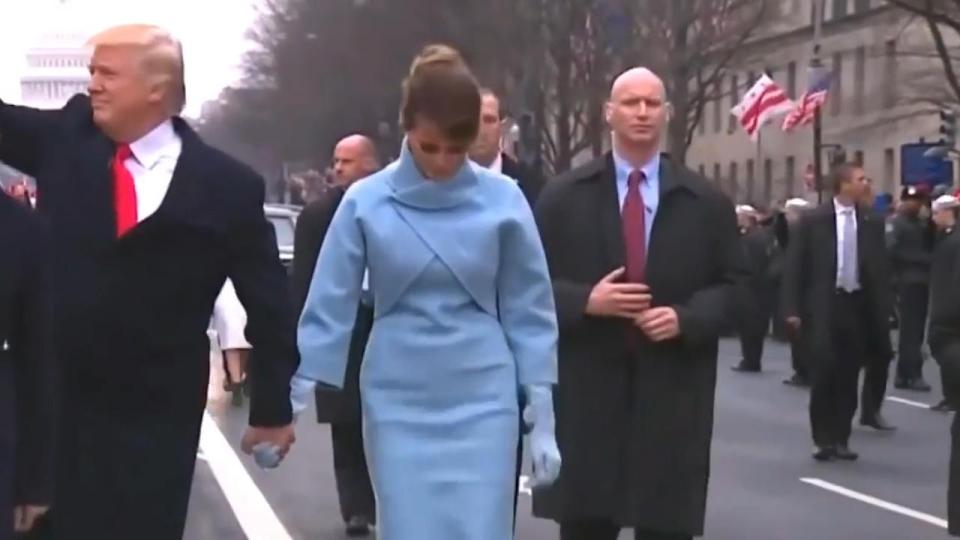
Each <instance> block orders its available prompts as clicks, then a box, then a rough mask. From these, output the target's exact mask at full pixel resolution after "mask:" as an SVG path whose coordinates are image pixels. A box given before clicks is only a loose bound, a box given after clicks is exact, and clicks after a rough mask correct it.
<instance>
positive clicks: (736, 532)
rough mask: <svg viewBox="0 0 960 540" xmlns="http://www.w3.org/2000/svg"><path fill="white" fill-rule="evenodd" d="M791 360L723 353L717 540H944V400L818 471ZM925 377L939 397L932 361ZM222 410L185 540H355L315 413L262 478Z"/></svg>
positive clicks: (523, 515)
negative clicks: (755, 363) (742, 363)
mask: <svg viewBox="0 0 960 540" xmlns="http://www.w3.org/2000/svg"><path fill="white" fill-rule="evenodd" d="M787 355H788V351H787V349H786V348H785V347H784V346H783V345H780V344H778V343H775V342H768V349H767V352H766V354H765V357H764V362H765V366H764V369H765V371H764V372H763V373H761V374H756V375H743V374H739V373H734V372H732V371H730V369H729V366H730V365H732V364H734V363H735V362H736V361H737V360H739V346H738V345H737V343H736V342H735V341H732V340H725V341H724V342H723V344H722V347H721V358H720V370H719V379H718V391H717V402H716V424H715V434H714V446H713V464H712V476H711V481H710V497H709V502H708V516H707V527H706V529H707V531H706V536H705V538H708V539H710V540H809V539H818V540H841V539H843V540H845V539H859V538H869V539H871V540H907V539H909V540H939V539H944V538H946V537H947V535H946V530H945V529H944V528H943V527H945V522H944V519H945V516H946V473H947V457H948V451H949V438H948V427H949V421H950V418H949V416H948V415H946V414H940V413H935V412H932V411H929V410H925V409H923V408H921V407H920V406H918V405H921V404H922V403H923V402H928V403H929V402H934V401H936V400H937V399H938V398H939V396H940V394H939V389H938V388H935V389H934V392H932V393H930V394H918V393H912V392H911V393H907V392H901V391H895V390H892V391H891V392H890V394H889V395H890V396H891V397H893V398H895V399H905V400H907V401H909V402H913V404H908V403H906V402H903V401H887V403H886V404H885V405H884V412H885V414H886V416H887V418H888V420H890V421H891V423H894V424H895V425H897V426H898V427H899V430H898V431H897V432H896V433H893V434H881V433H877V432H874V431H872V430H868V429H861V428H860V427H859V426H857V427H856V429H855V431H854V436H853V440H852V441H851V447H852V448H853V449H854V450H857V451H859V452H860V456H861V457H860V460H859V461H857V462H855V463H827V464H821V463H816V462H814V461H813V460H812V459H811V458H810V451H811V448H812V445H811V442H810V438H809V428H808V421H807V410H806V402H807V393H806V392H805V391H804V390H800V389H795V388H791V387H787V386H784V385H783V384H781V380H782V379H783V378H785V377H786V376H787V375H788V374H789V361H788V357H787ZM926 368H927V380H928V381H930V382H931V383H934V381H936V380H937V379H938V376H937V375H936V372H935V370H934V369H933V368H934V366H933V363H932V361H930V362H928V364H927V366H926ZM937 382H938V381H937ZM212 397H213V398H214V399H213V400H212V401H211V404H210V407H209V414H210V418H211V419H212V420H211V423H210V424H209V425H208V426H207V428H212V427H213V425H214V424H213V422H215V423H216V424H215V425H217V426H219V429H205V432H204V437H203V440H202V441H201V452H200V454H199V459H198V467H197V473H196V476H195V480H194V490H193V498H192V501H191V505H190V515H189V518H188V526H187V532H186V535H185V538H186V539H187V540H213V539H217V540H233V539H237V540H242V539H244V538H251V539H253V540H261V539H262V540H286V539H287V538H292V539H297V540H301V539H303V540H307V539H309V540H339V539H342V538H345V536H344V535H343V532H342V524H341V522H340V514H339V510H338V507H337V497H336V490H335V486H334V479H333V465H332V457H331V449H330V436H329V431H328V429H327V427H326V426H321V425H317V424H315V423H313V422H311V421H310V420H311V414H312V413H307V414H306V416H305V417H304V419H303V421H302V422H303V423H302V425H301V426H300V427H299V429H298V432H297V437H298V443H297V445H296V448H295V450H294V451H293V452H292V453H291V454H290V455H289V456H288V458H287V460H286V462H285V463H284V464H283V465H282V466H281V468H279V469H278V470H276V471H270V472H265V471H261V470H259V469H258V468H257V467H256V465H255V464H253V462H252V461H251V460H250V459H248V458H247V457H246V456H242V455H241V456H239V458H238V457H237V454H239V450H238V441H239V439H240V435H241V434H242V431H243V427H244V422H245V417H246V410H245V409H244V408H233V407H230V405H229V404H227V403H224V402H223V400H222V399H221V398H220V397H219V396H217V395H216V392H215V391H214V392H213V396H212ZM219 433H222V434H223V436H222V437H221V436H220V435H219ZM230 447H232V448H233V451H232V452H231V451H230V450H229V448H230ZM244 472H245V473H246V474H244ZM247 475H249V477H248V476H247ZM248 478H249V479H252V482H251V481H249V479H248ZM260 494H262V496H261V495H260ZM520 505H521V507H520V520H519V525H518V531H517V538H519V539H530V540H547V539H550V540H554V539H556V538H557V532H556V531H557V529H556V526H555V525H554V524H553V523H551V522H547V521H543V520H538V519H534V518H533V517H532V516H531V515H530V499H529V497H528V496H527V495H525V494H524V495H521V499H520ZM627 537H628V535H627V533H626V532H625V533H624V534H623V535H622V536H621V538H627ZM451 540H453V539H451Z"/></svg>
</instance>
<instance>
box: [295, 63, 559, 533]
mask: <svg viewBox="0 0 960 540" xmlns="http://www.w3.org/2000/svg"><path fill="white" fill-rule="evenodd" d="M403 88H404V96H403V97H404V99H403V109H402V112H401V121H402V123H403V127H404V129H405V130H406V132H407V137H406V139H405V140H404V143H403V148H402V152H401V155H400V158H399V159H398V160H397V161H396V162H394V163H392V164H390V165H389V166H387V167H386V168H385V169H384V170H383V171H381V172H379V173H377V174H374V175H373V176H371V177H369V178H366V179H364V180H362V181H360V182H358V183H357V184H355V185H354V186H353V187H352V188H351V189H350V190H349V191H348V192H347V194H346V195H345V197H344V199H343V202H342V203H341V205H340V207H339V209H338V210H337V212H336V215H335V216H334V218H333V222H332V224H331V226H330V229H329V232H328V233H327V237H326V240H325V241H324V243H323V248H322V249H321V252H320V256H319V258H318V260H317V269H316V272H315V273H314V278H313V282H312V284H311V287H310V292H309V295H308V297H307V302H306V306H305V308H304V311H303V314H302V315H301V319H300V330H299V338H298V340H299V347H300V354H301V364H300V368H299V370H298V372H297V375H296V376H295V377H294V380H293V381H292V385H291V386H292V389H293V401H294V407H295V409H300V408H302V406H303V403H305V402H306V401H307V400H308V399H309V398H308V397H307V396H308V395H309V390H310V388H311V387H312V385H313V384H314V383H315V382H316V381H319V382H322V383H326V384H331V385H334V386H338V387H339V386H342V384H343V378H344V371H345V367H346V362H347V349H348V347H349V342H350V336H351V331H352V329H353V325H354V316H355V314H356V311H357V302H358V301H359V300H360V298H361V294H362V290H363V289H364V288H365V287H364V282H366V281H368V283H369V292H370V296H371V297H372V302H373V306H374V310H375V321H374V325H373V331H372V333H371V335H370V341H369V344H368V345H367V350H366V354H365V356H364V359H363V367H362V370H361V374H360V388H361V395H362V403H363V422H364V439H365V443H364V444H365V448H366V452H367V459H368V461H369V466H370V473H371V477H372V479H373V484H374V491H375V492H376V497H377V508H378V517H377V521H378V523H379V527H380V539H381V540H506V539H509V538H511V537H512V536H513V533H512V526H513V489H514V481H515V477H514V475H515V474H516V448H517V441H518V438H519V436H520V434H519V427H520V426H519V422H518V418H519V414H520V411H519V410H518V407H519V406H518V397H519V392H521V391H522V392H525V394H526V396H525V397H526V398H527V400H526V401H527V403H528V405H527V409H526V410H525V411H524V419H525V420H526V422H527V423H528V424H530V425H531V429H532V433H531V437H530V441H529V442H530V452H531V455H532V457H533V461H534V463H533V471H534V482H535V483H541V484H542V483H549V482H552V481H553V480H554V479H555V478H556V476H557V474H558V472H559V467H560V454H559V451H558V449H557V446H556V442H555V439H554V433H553V404H552V399H551V387H552V385H553V384H555V383H556V378H557V372H556V345H557V323H556V315H555V311H554V304H553V294H552V290H551V285H550V278H549V275H548V272H547V266H546V258H545V256H544V253H543V248H542V246H541V244H540V239H539V235H538V234H537V230H536V225H535V224H534V221H533V216H532V213H531V211H530V208H529V206H528V204H527V202H526V200H525V199H524V197H523V193H522V192H521V191H520V189H519V188H518V187H517V185H516V183H515V182H513V181H511V180H510V179H508V178H507V177H505V176H502V175H499V174H496V173H493V172H490V171H487V170H486V169H482V168H480V167H479V166H476V165H474V164H472V163H471V162H469V161H467V159H466V152H467V149H468V148H469V146H470V143H471V142H472V141H473V139H474V138H475V137H476V135H477V130H478V125H479V115H480V92H479V89H478V86H477V83H476V81H475V80H474V78H473V76H472V75H471V74H470V71H469V69H468V68H467V67H466V66H465V64H464V63H463V61H462V59H461V58H460V56H459V54H458V53H457V52H456V51H454V50H452V49H450V48H447V47H444V46H431V47H427V48H426V49H425V50H424V51H423V52H422V53H421V55H420V56H419V57H418V58H417V59H416V60H415V61H414V64H413V66H412V67H411V71H410V76H409V77H408V78H407V80H406V81H404V87H403ZM365 276H368V279H367V278H365Z"/></svg>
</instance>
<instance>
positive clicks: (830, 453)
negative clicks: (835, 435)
mask: <svg viewBox="0 0 960 540" xmlns="http://www.w3.org/2000/svg"><path fill="white" fill-rule="evenodd" d="M835 457H837V452H836V450H835V449H834V448H833V447H832V446H817V447H816V448H814V449H813V459H815V460H817V461H830V460H832V459H833V458H835Z"/></svg>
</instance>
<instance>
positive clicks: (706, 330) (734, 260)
mask: <svg viewBox="0 0 960 540" xmlns="http://www.w3.org/2000/svg"><path fill="white" fill-rule="evenodd" d="M713 206H714V208H713V211H714V214H715V216H714V218H713V219H714V223H716V236H715V237H714V238H713V239H712V242H711V245H713V246H714V247H713V251H714V257H716V270H715V272H716V275H715V278H714V279H713V283H711V284H710V285H709V286H707V287H705V288H703V289H700V290H699V291H697V292H695V293H694V294H693V296H692V297H690V299H689V300H688V301H687V302H684V303H682V304H678V305H674V306H673V308H674V309H675V310H676V312H677V318H678V320H679V323H680V336H681V339H683V340H684V341H686V342H688V343H692V344H700V343H704V342H709V341H713V340H716V339H717V338H718V336H719V335H720V333H721V332H722V331H723V329H724V327H725V326H726V325H727V324H728V321H729V320H730V318H731V317H730V316H731V313H732V312H733V308H734V304H735V297H736V293H737V290H738V288H739V287H741V286H742V284H743V283H744V281H745V280H746V279H747V278H748V276H749V272H748V271H747V270H746V267H745V264H744V261H743V250H742V249H741V247H740V241H739V240H740V239H739V233H738V232H737V217H736V214H735V213H734V211H733V205H732V204H731V203H730V201H728V200H727V199H726V198H718V199H717V201H715V202H714V203H713Z"/></svg>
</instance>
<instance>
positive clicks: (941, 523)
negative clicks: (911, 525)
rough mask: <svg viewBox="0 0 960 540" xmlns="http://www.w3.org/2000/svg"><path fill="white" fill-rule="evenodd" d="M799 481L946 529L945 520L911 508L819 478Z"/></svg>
mask: <svg viewBox="0 0 960 540" xmlns="http://www.w3.org/2000/svg"><path fill="white" fill-rule="evenodd" d="M800 481H801V482H803V483H805V484H809V485H811V486H816V487H818V488H820V489H825V490H827V491H831V492H833V493H836V494H838V495H843V496H844V497H848V498H850V499H854V500H857V501H860V502H862V503H866V504H869V505H871V506H876V507H877V508H881V509H883V510H886V511H888V512H893V513H895V514H900V515H901V516H906V517H909V518H913V519H916V520H918V521H922V522H924V523H928V524H930V525H933V526H935V527H940V528H941V529H946V528H947V520H945V519H940V518H938V517H936V516H931V515H930V514H924V513H923V512H918V511H916V510H913V509H911V508H907V507H906V506H900V505H899V504H894V503H892V502H887V501H884V500H882V499H878V498H876V497H871V496H870V495H867V494H864V493H860V492H859V491H854V490H852V489H847V488H845V487H843V486H838V485H836V484H831V483H830V482H827V481H826V480H821V479H819V478H801V479H800Z"/></svg>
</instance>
